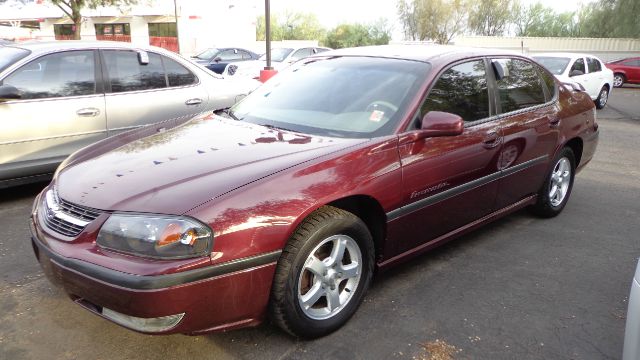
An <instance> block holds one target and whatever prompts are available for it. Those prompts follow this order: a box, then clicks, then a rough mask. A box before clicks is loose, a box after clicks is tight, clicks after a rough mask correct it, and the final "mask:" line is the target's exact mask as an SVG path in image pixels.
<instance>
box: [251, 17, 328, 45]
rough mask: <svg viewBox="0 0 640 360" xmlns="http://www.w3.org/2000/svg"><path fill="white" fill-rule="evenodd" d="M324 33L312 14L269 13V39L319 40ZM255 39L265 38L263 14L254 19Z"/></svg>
mask: <svg viewBox="0 0 640 360" xmlns="http://www.w3.org/2000/svg"><path fill="white" fill-rule="evenodd" d="M324 33H325V30H324V28H323V27H322V25H320V21H318V18H317V17H316V16H315V15H314V14H306V13H290V12H285V13H283V14H272V15H271V40H276V41H277V40H319V39H322V38H323V37H324ZM256 39H257V40H266V35H265V20H264V16H259V17H258V20H257V21H256Z"/></svg>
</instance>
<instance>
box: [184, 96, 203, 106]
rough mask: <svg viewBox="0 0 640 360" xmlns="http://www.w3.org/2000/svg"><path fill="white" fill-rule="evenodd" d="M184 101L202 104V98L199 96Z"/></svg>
mask: <svg viewBox="0 0 640 360" xmlns="http://www.w3.org/2000/svg"><path fill="white" fill-rule="evenodd" d="M184 103H185V104H186V105H198V104H202V99H198V98H194V99H189V100H187V101H185V102H184Z"/></svg>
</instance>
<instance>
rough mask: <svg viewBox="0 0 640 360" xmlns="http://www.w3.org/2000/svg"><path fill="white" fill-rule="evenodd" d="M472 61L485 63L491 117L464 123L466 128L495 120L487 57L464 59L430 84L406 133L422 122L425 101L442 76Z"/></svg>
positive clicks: (445, 68) (446, 67) (454, 63)
mask: <svg viewBox="0 0 640 360" xmlns="http://www.w3.org/2000/svg"><path fill="white" fill-rule="evenodd" d="M472 61H483V62H484V64H485V80H486V81H487V91H488V94H487V97H488V99H489V104H488V105H489V116H488V117H486V118H482V119H478V120H475V121H468V122H465V123H464V127H465V128H467V127H471V126H476V125H480V124H484V123H486V122H488V121H492V120H495V118H496V116H497V113H496V112H495V111H496V108H495V104H493V106H492V102H494V101H495V100H493V101H492V90H491V84H490V81H489V80H490V79H491V78H492V76H493V74H492V75H488V74H489V73H490V72H492V71H489V70H488V69H489V68H487V58H486V57H485V56H478V57H471V58H466V59H462V60H458V61H455V62H452V63H449V64H447V65H446V66H445V67H443V68H442V69H441V70H440V71H439V72H438V74H437V75H436V76H435V77H434V80H433V81H432V82H431V84H429V86H428V87H427V89H426V90H425V91H424V93H423V94H422V96H421V97H420V101H419V102H418V107H417V108H416V109H415V113H414V114H413V115H412V118H413V119H411V121H410V122H409V123H408V125H407V127H406V128H405V129H404V131H410V130H413V129H412V127H413V126H415V122H416V121H419V120H420V116H421V113H420V112H421V109H422V105H423V104H424V102H425V101H427V98H428V97H429V94H430V93H431V90H433V87H434V86H435V85H436V83H437V82H438V80H439V79H440V77H441V76H442V74H444V73H445V72H446V71H447V70H449V69H451V68H452V67H455V66H458V65H460V64H464V63H467V62H472Z"/></svg>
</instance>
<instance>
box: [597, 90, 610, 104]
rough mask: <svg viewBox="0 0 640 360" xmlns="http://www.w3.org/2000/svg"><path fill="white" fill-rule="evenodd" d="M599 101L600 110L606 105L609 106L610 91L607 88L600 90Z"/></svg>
mask: <svg viewBox="0 0 640 360" xmlns="http://www.w3.org/2000/svg"><path fill="white" fill-rule="evenodd" d="M598 99H599V100H598V103H599V105H600V108H603V107H604V106H605V105H607V100H609V91H608V90H607V89H605V88H603V89H602V90H600V96H599V97H598Z"/></svg>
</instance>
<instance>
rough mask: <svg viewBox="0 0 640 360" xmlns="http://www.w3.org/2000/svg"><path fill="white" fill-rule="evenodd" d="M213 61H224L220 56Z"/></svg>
mask: <svg viewBox="0 0 640 360" xmlns="http://www.w3.org/2000/svg"><path fill="white" fill-rule="evenodd" d="M213 61H214V62H217V63H219V62H220V61H222V58H221V57H220V56H216V57H215V58H213Z"/></svg>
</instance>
